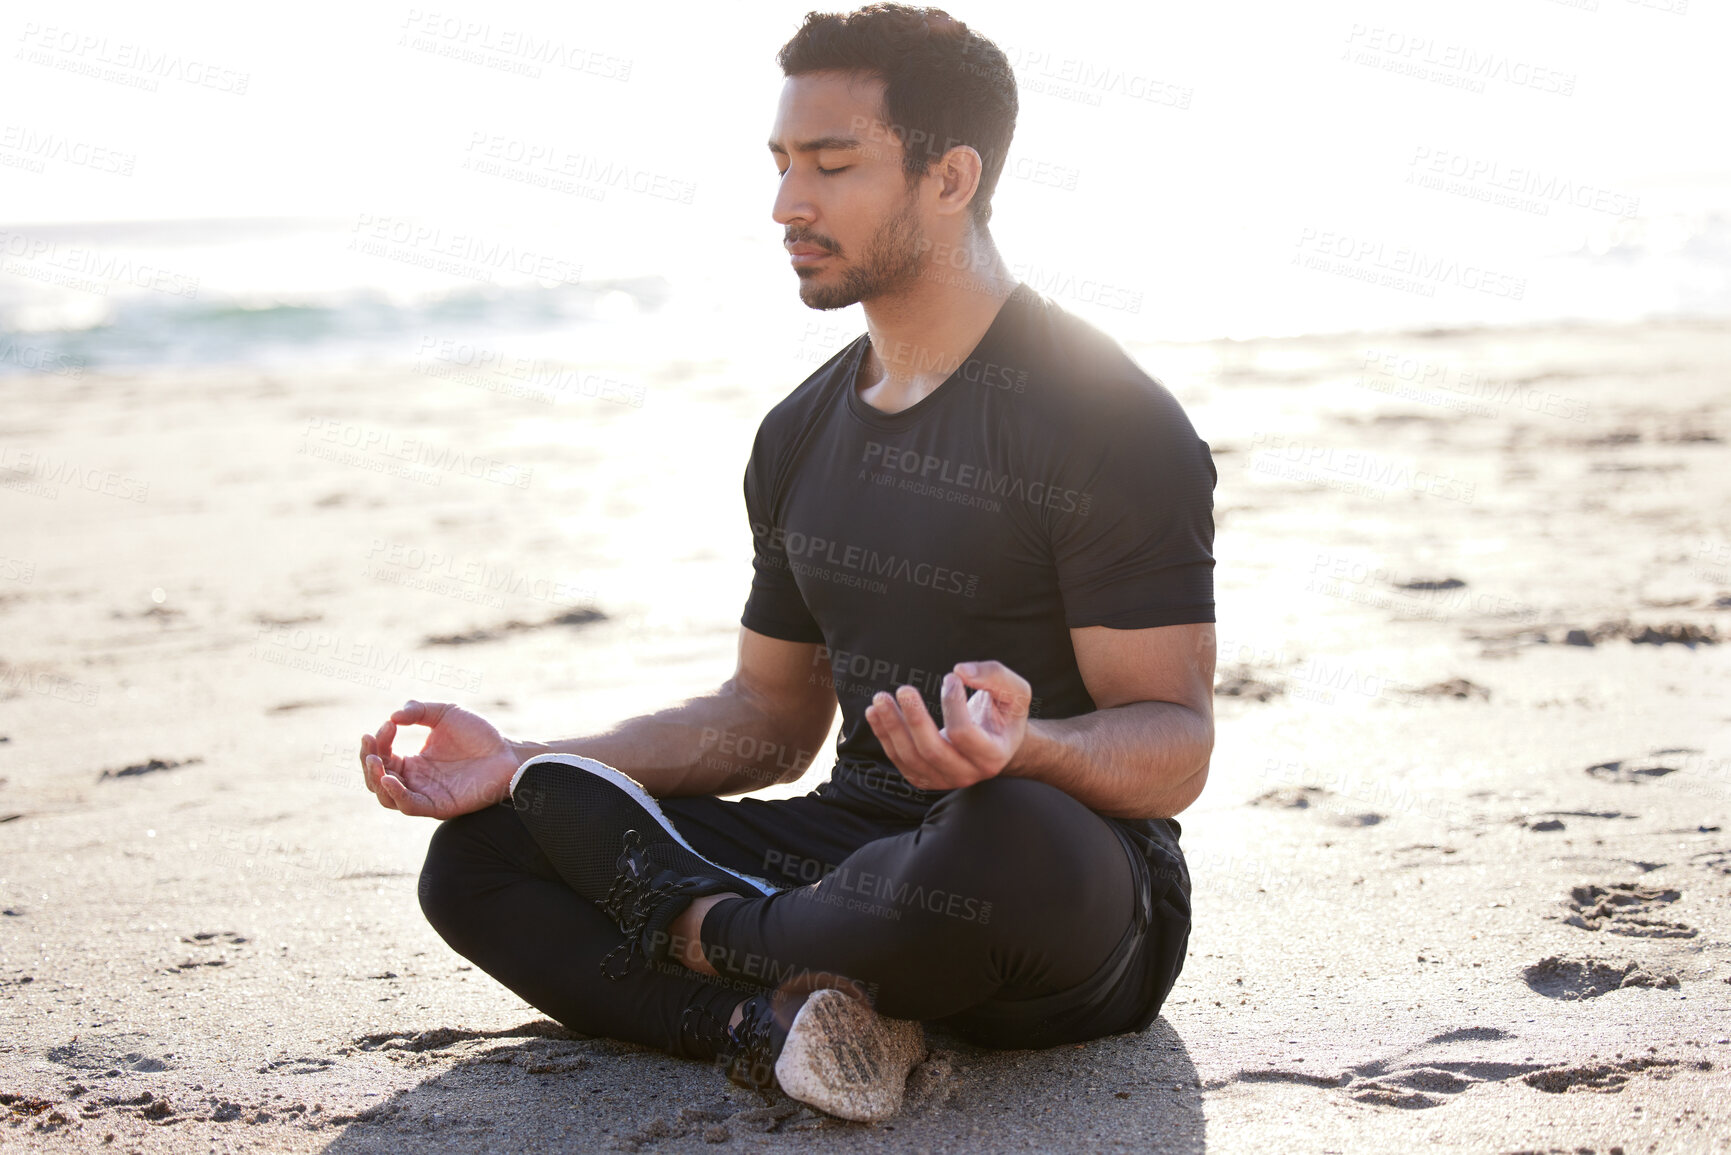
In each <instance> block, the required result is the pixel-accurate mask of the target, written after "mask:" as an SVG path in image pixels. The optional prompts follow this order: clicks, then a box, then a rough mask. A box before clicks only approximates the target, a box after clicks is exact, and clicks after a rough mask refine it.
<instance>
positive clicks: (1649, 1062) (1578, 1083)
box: [1521, 1058, 1713, 1095]
mask: <svg viewBox="0 0 1731 1155" xmlns="http://www.w3.org/2000/svg"><path fill="white" fill-rule="evenodd" d="M1689 1068H1693V1069H1694V1070H1697V1071H1711V1070H1712V1069H1713V1063H1712V1062H1711V1060H1708V1059H1697V1060H1695V1061H1694V1062H1691V1063H1684V1062H1683V1061H1682V1060H1680V1059H1659V1058H1646V1059H1623V1060H1621V1061H1619V1062H1615V1063H1585V1064H1582V1065H1580V1066H1578V1067H1552V1068H1550V1069H1549V1070H1545V1071H1534V1072H1532V1073H1531V1074H1529V1075H1524V1076H1522V1078H1521V1082H1523V1083H1525V1084H1526V1085H1527V1086H1529V1087H1536V1088H1537V1089H1538V1090H1541V1091H1545V1092H1548V1093H1550V1094H1553V1095H1559V1094H1562V1093H1564V1092H1567V1091H1600V1092H1613V1093H1614V1092H1617V1091H1621V1090H1622V1089H1623V1088H1624V1087H1625V1086H1626V1085H1627V1084H1628V1082H1629V1079H1630V1077H1631V1076H1633V1075H1638V1074H1642V1073H1646V1074H1648V1075H1651V1076H1652V1077H1653V1078H1655V1079H1669V1078H1670V1077H1671V1076H1672V1075H1674V1074H1676V1073H1677V1072H1678V1071H1679V1070H1684V1069H1689Z"/></svg>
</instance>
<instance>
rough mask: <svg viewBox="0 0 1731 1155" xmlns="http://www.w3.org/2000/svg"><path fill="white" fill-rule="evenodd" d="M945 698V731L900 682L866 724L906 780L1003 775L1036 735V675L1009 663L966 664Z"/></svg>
mask: <svg viewBox="0 0 1731 1155" xmlns="http://www.w3.org/2000/svg"><path fill="white" fill-rule="evenodd" d="M969 689H971V690H973V691H974V692H973V693H972V694H969V693H968V692H967V691H968V690H969ZM940 701H941V702H942V705H943V712H944V725H943V728H942V729H939V728H938V725H937V723H936V722H934V721H933V720H932V716H931V713H930V711H928V710H927V709H926V704H925V702H924V701H923V700H922V699H921V698H920V693H919V691H918V690H916V689H915V688H914V687H912V686H898V687H897V688H896V692H895V694H894V695H893V696H892V695H890V694H888V693H885V692H884V691H882V690H880V691H878V693H877V694H875V695H874V696H873V698H872V704H871V705H870V706H867V707H866V713H865V716H866V721H867V722H869V723H870V724H871V728H872V733H874V734H876V735H877V738H878V741H879V742H880V743H882V744H883V748H884V752H885V753H886V754H888V755H889V758H890V761H891V762H893V763H894V764H895V767H896V769H897V770H900V771H901V772H902V777H904V778H906V779H907V780H908V782H909V783H910V784H912V785H914V786H916V787H918V788H919V789H921V790H957V789H960V788H961V787H963V786H972V785H973V784H974V783H976V782H983V781H985V780H986V779H987V778H993V777H996V776H997V775H998V774H999V773H1000V772H1001V771H1002V770H1003V769H1004V767H1005V766H1007V765H1009V762H1010V759H1011V758H1013V757H1015V754H1016V751H1017V750H1019V749H1020V748H1021V746H1022V741H1023V739H1025V738H1026V737H1027V734H1028V708H1029V704H1030V702H1031V701H1032V698H1031V694H1030V687H1029V685H1028V680H1027V679H1026V678H1024V677H1022V676H1021V675H1020V674H1018V673H1016V672H1015V671H1014V670H1012V669H1010V668H1009V667H1008V666H1006V665H1004V664H1003V663H1002V662H961V663H959V664H958V665H957V666H956V668H955V670H954V672H952V673H948V674H945V675H944V684H943V688H942V691H941V693H940Z"/></svg>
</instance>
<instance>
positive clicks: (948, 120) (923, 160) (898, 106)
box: [776, 4, 1016, 225]
mask: <svg viewBox="0 0 1731 1155" xmlns="http://www.w3.org/2000/svg"><path fill="white" fill-rule="evenodd" d="M776 59H777V61H779V62H780V64H781V71H782V75H784V76H801V75H804V74H805V73H808V72H832V71H834V72H865V73H870V74H873V75H876V76H879V77H881V78H882V79H883V80H884V82H885V87H884V109H883V114H882V117H881V119H882V120H883V121H884V123H885V124H887V125H889V126H890V130H891V131H892V132H893V133H894V134H895V136H896V139H897V140H898V141H900V143H901V145H902V171H903V172H904V173H906V174H907V178H908V182H909V183H910V184H912V183H913V182H914V181H915V180H917V179H918V178H919V177H922V176H924V175H925V174H926V172H927V171H928V170H929V169H930V168H931V165H932V161H934V160H937V159H938V158H940V157H942V156H943V155H944V153H946V152H948V151H949V150H950V149H951V148H954V147H956V146H957V145H964V144H965V145H970V146H972V148H973V149H974V151H976V152H978V153H979V154H980V162H981V171H980V187H979V190H978V191H977V192H976V193H975V194H974V199H973V201H972V202H971V203H970V204H969V206H968V208H969V210H970V211H971V212H972V213H973V215H974V219H975V221H977V222H978V223H979V224H982V225H983V224H985V223H986V222H987V221H989V220H991V219H992V192H993V190H995V189H996V188H997V187H998V176H999V174H1001V173H1002V172H1003V171H1004V158H1005V156H1006V154H1007V153H1008V152H1009V151H1010V137H1011V135H1013V134H1014V133H1015V131H1016V78H1015V75H1014V74H1013V73H1012V72H1011V71H1010V62H1009V60H1008V59H1006V58H1005V56H1004V53H1003V51H1002V50H1001V49H999V48H998V46H997V45H996V44H993V43H992V42H991V41H990V40H987V39H986V38H985V37H984V36H981V35H980V34H979V33H978V32H973V31H970V30H969V28H968V26H967V25H966V24H963V23H962V22H961V21H960V20H957V19H955V18H954V17H952V16H950V15H949V13H947V12H943V11H941V10H939V9H937V8H914V7H910V6H909V5H906V4H870V5H867V6H866V7H864V8H861V9H859V10H857V11H855V12H848V13H839V12H831V13H824V12H808V13H806V17H805V23H804V24H803V25H801V26H800V29H799V31H798V32H795V33H794V34H793V39H791V40H789V41H788V42H787V43H786V44H784V45H782V47H781V51H780V53H778V54H777V56H776Z"/></svg>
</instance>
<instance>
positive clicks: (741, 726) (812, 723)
mask: <svg viewBox="0 0 1731 1155" xmlns="http://www.w3.org/2000/svg"><path fill="white" fill-rule="evenodd" d="M835 710H836V696H835V688H834V685H833V683H832V681H831V676H830V667H829V662H828V660H827V658H826V657H825V655H824V652H823V647H822V646H820V645H817V644H816V643H812V642H789V641H783V640H781V639H780V638H772V637H769V636H768V635H767V634H760V633H757V632H756V631H755V630H751V629H747V628H745V627H743V626H742V627H740V631H739V658H738V662H737V665H736V667H735V670H734V674H733V677H731V678H729V679H728V680H727V681H726V682H725V683H723V684H722V686H721V687H720V688H719V689H718V690H716V691H715V692H714V693H711V694H705V695H702V696H701V697H696V698H691V699H689V700H688V701H685V702H682V703H680V704H679V705H677V706H671V707H669V708H667V709H665V710H659V711H657V712H656V713H653V714H645V715H642V716H640V717H636V718H631V719H629V720H627V721H624V722H621V723H619V724H618V725H617V726H614V727H613V728H612V729H610V730H607V731H605V732H603V733H600V734H593V735H589V736H587V737H581V738H567V739H563V740H561V741H557V742H515V741H514V742H512V743H511V748H512V752H513V754H514V755H515V756H516V758H517V761H518V763H519V764H521V763H522V762H525V761H527V760H529V759H530V758H533V757H534V756H535V755H537V754H550V753H557V754H578V755H581V756H583V757H585V758H594V759H595V760H596V761H599V762H604V763H606V764H607V765H609V766H611V767H613V768H614V769H616V770H619V771H622V772H623V773H625V774H628V775H630V776H631V777H632V778H635V779H636V780H637V781H638V782H641V783H642V784H643V787H644V789H646V790H648V791H649V793H650V794H652V795H655V796H656V797H675V796H680V795H692V794H707V795H718V794H738V793H742V792H744V791H747V790H758V789H761V788H763V787H765V786H773V785H775V784H777V783H781V782H792V781H794V780H795V779H797V778H798V777H799V776H800V775H801V774H802V773H804V771H805V769H806V767H807V766H809V765H810V764H811V762H812V759H813V758H815V757H816V756H817V754H818V753H819V752H820V749H821V747H822V745H823V741H824V739H825V738H827V737H828V736H829V727H830V723H831V721H832V720H833V719H834V718H835Z"/></svg>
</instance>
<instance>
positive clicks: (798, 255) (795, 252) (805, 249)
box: [787, 245, 832, 269]
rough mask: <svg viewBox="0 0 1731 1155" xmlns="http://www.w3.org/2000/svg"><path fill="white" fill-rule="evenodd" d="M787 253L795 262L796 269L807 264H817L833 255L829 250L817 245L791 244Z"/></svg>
mask: <svg viewBox="0 0 1731 1155" xmlns="http://www.w3.org/2000/svg"><path fill="white" fill-rule="evenodd" d="M787 254H788V259H789V260H791V261H792V262H793V266H794V268H796V269H797V268H800V267H802V266H805V265H815V264H816V263H817V262H819V261H821V260H824V259H825V258H826V257H829V256H831V255H832V254H831V253H830V252H829V251H828V250H826V249H820V248H818V247H817V246H816V245H792V246H789V248H788V250H787Z"/></svg>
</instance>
